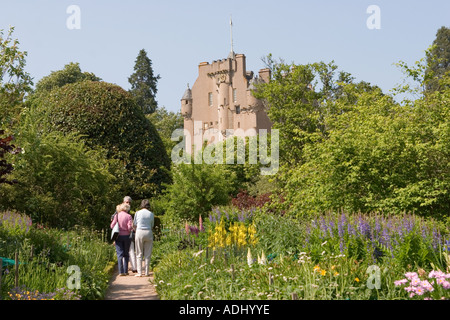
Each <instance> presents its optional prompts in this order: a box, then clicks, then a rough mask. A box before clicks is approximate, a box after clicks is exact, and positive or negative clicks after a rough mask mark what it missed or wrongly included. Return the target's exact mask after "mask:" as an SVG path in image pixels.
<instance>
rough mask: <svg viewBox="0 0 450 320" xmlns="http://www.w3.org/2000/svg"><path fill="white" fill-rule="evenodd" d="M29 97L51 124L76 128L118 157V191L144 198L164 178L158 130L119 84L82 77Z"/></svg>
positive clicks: (167, 161) (166, 164) (165, 161)
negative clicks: (80, 79)
mask: <svg viewBox="0 0 450 320" xmlns="http://www.w3.org/2000/svg"><path fill="white" fill-rule="evenodd" d="M33 103H34V104H37V105H39V106H40V107H41V110H42V111H43V112H45V113H47V118H46V120H47V121H48V123H49V124H51V125H52V126H53V128H54V129H57V130H60V131H62V132H66V133H67V132H77V133H80V134H82V135H83V136H85V139H86V143H87V145H88V146H89V147H91V148H96V147H101V148H103V149H105V150H106V152H107V153H106V157H107V158H108V159H117V160H119V161H120V167H119V168H117V169H116V171H115V172H114V174H115V175H116V177H117V178H119V179H120V183H119V185H120V187H121V188H122V192H123V194H129V195H131V196H132V197H133V198H136V199H143V198H149V197H151V196H152V195H153V193H154V192H155V191H157V190H159V189H160V188H161V186H162V184H163V183H168V182H170V177H169V173H168V170H169V169H170V159H169V157H168V156H167V154H166V152H165V148H164V144H163V142H162V140H161V138H160V136H159V134H158V132H157V131H156V129H155V127H154V126H153V125H152V123H151V122H150V121H149V120H148V119H147V118H146V117H145V116H144V114H143V112H142V110H140V109H139V107H138V106H137V105H136V103H135V101H134V99H133V97H132V96H131V95H130V94H129V93H128V92H126V91H125V90H123V89H122V88H121V87H119V86H117V85H113V84H109V83H106V82H100V81H89V80H86V81H81V82H75V83H71V84H67V85H65V86H63V87H61V88H55V89H53V90H51V91H50V92H49V93H48V94H46V95H41V96H40V97H39V98H38V99H35V100H34V101H33ZM130 190H131V191H130Z"/></svg>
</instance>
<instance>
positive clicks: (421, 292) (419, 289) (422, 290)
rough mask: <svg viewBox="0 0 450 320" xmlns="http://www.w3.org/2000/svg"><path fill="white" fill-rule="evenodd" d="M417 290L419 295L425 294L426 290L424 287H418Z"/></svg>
mask: <svg viewBox="0 0 450 320" xmlns="http://www.w3.org/2000/svg"><path fill="white" fill-rule="evenodd" d="M415 292H416V293H417V294H418V295H419V296H421V295H423V294H424V293H425V290H424V289H423V288H422V287H416V290H415Z"/></svg>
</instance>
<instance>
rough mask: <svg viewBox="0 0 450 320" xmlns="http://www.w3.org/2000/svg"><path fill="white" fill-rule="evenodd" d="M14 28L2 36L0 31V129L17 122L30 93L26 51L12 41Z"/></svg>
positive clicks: (16, 41) (30, 83)
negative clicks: (23, 103)
mask: <svg viewBox="0 0 450 320" xmlns="http://www.w3.org/2000/svg"><path fill="white" fill-rule="evenodd" d="M13 32H14V27H10V29H9V31H8V34H7V35H6V36H4V34H3V30H0V128H3V129H4V128H5V127H6V126H8V127H9V126H11V124H13V123H14V122H16V121H17V119H18V116H19V114H20V111H21V103H22V101H23V99H24V97H25V95H26V94H27V93H29V92H31V86H32V85H33V82H32V79H31V76H30V75H29V74H28V73H27V72H25V57H26V56H27V52H26V51H20V50H19V41H18V40H17V39H14V40H13V39H12V33H13Z"/></svg>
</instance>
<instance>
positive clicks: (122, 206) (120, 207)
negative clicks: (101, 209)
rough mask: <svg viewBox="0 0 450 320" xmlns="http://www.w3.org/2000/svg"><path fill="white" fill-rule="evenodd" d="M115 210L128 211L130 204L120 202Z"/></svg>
mask: <svg viewBox="0 0 450 320" xmlns="http://www.w3.org/2000/svg"><path fill="white" fill-rule="evenodd" d="M116 210H117V212H120V211H125V212H130V205H129V204H126V203H121V204H119V205H118V206H117V208H116Z"/></svg>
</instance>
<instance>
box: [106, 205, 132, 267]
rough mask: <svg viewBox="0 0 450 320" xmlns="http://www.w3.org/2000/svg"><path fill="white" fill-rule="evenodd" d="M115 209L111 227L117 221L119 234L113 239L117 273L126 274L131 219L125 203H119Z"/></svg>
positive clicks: (128, 207) (128, 208)
mask: <svg viewBox="0 0 450 320" xmlns="http://www.w3.org/2000/svg"><path fill="white" fill-rule="evenodd" d="M116 211H117V212H118V213H117V214H116V215H114V219H113V221H112V222H111V229H112V228H114V226H115V224H116V223H119V236H118V237H117V239H116V241H115V244H116V254H117V260H118V263H119V275H120V276H126V275H128V261H129V259H130V258H129V257H130V256H129V251H130V245H131V239H130V233H131V230H132V229H133V219H132V218H131V215H130V214H129V213H128V212H129V211H130V205H128V204H126V203H122V204H119V205H118V206H117V208H116Z"/></svg>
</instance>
